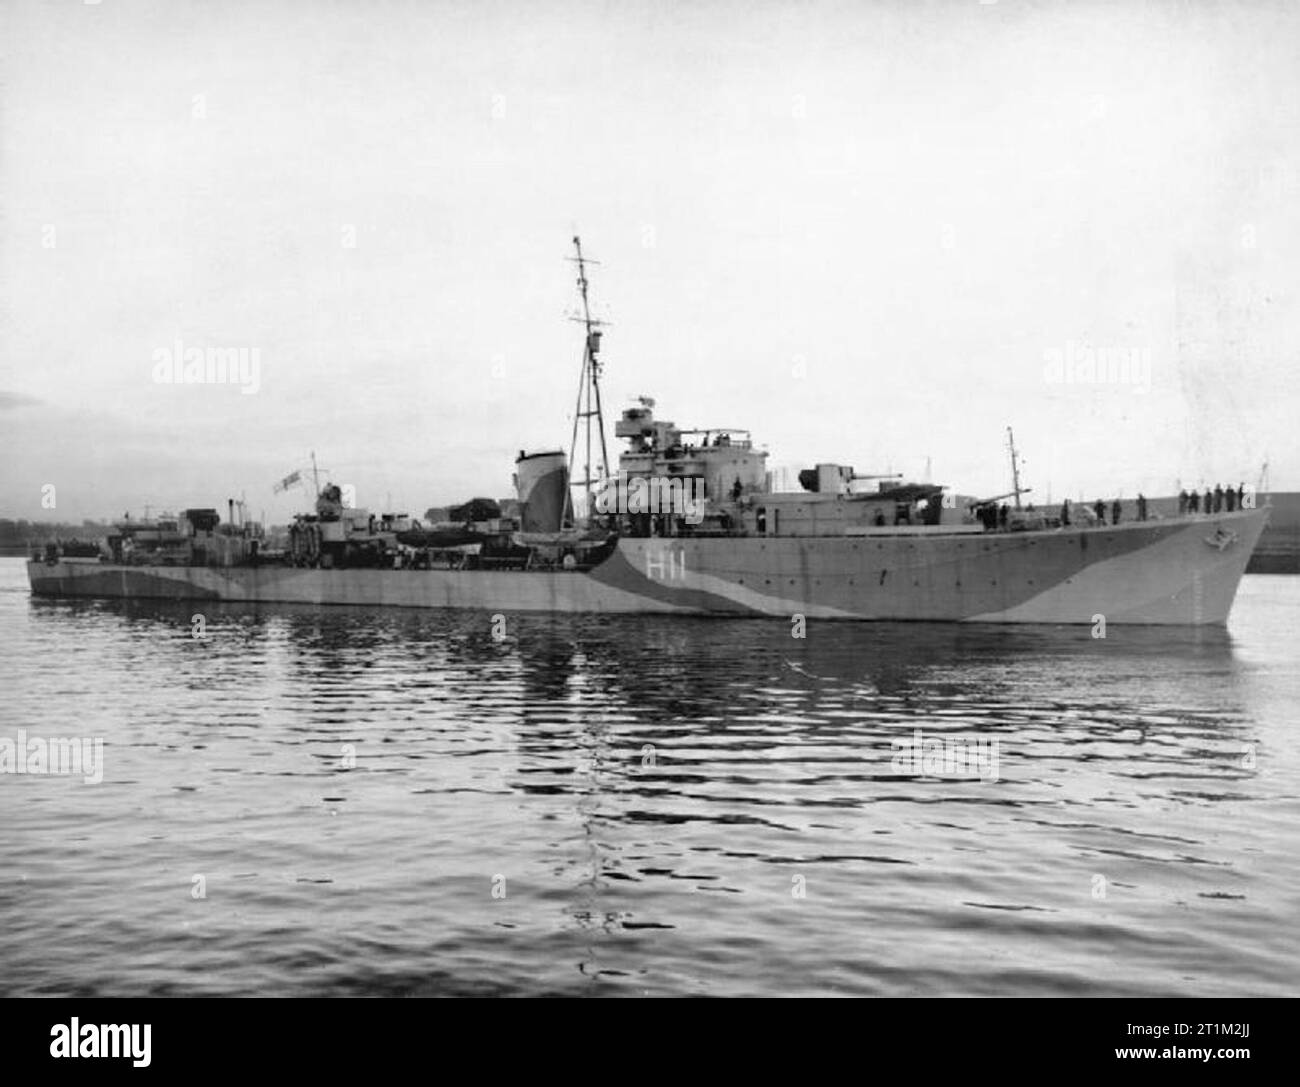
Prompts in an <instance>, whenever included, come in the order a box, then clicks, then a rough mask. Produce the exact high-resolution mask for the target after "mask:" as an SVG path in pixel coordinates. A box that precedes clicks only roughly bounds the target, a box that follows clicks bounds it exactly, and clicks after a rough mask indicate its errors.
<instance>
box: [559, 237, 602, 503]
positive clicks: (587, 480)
mask: <svg viewBox="0 0 1300 1087" xmlns="http://www.w3.org/2000/svg"><path fill="white" fill-rule="evenodd" d="M573 248H574V250H575V251H576V253H577V254H578V255H577V256H576V257H569V258H567V259H568V260H570V261H572V262H573V263H574V264H576V265H577V266H578V291H579V293H580V294H581V295H582V316H581V317H573V318H570V319H571V320H574V321H579V322H581V323H582V325H583V326H584V327H585V328H586V332H587V335H586V338H585V340H584V343H583V349H582V376H581V377H580V378H579V380H578V399H577V403H576V405H575V407H574V410H573V439H572V441H571V442H570V443H569V487H568V488H566V490H565V495H564V520H563V523H565V524H570V525H571V524H573V522H574V519H575V518H574V509H573V487H575V486H580V487H582V489H583V496H584V498H583V501H584V505H583V509H584V510H585V511H586V515H587V516H588V517H590V516H591V488H592V484H594V483H596V482H598V481H599V480H601V479H605V478H607V477H608V476H609V452H608V450H607V449H606V446H605V417H604V415H603V414H602V412H601V405H600V361H599V359H598V358H597V355H599V353H600V337H601V335H602V334H601V331H600V329H601V327H602V326H603V325H604V323H605V322H603V321H597V320H595V319H593V318H592V316H591V307H590V305H589V304H588V301H587V265H588V264H599V263H600V261H596V260H591V259H590V258H589V257H584V256H583V255H582V239H581V238H579V237H578V236H577V235H574V238H573ZM579 419H582V420H583V421H584V422H585V429H586V460H585V462H584V465H583V473H582V478H581V479H575V478H574V475H575V471H574V470H575V468H576V467H577V465H576V460H577V455H578V420H579ZM593 427H594V428H595V431H596V433H597V435H599V438H600V469H601V474H600V476H599V477H598V478H596V479H593V478H592V474H591V468H592V464H591V453H592V434H591V432H592V429H593Z"/></svg>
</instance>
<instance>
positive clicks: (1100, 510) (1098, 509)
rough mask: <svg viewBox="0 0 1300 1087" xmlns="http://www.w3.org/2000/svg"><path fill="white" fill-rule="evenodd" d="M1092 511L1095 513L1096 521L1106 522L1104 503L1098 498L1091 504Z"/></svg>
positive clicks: (1101, 523)
mask: <svg viewBox="0 0 1300 1087" xmlns="http://www.w3.org/2000/svg"><path fill="white" fill-rule="evenodd" d="M1092 512H1093V513H1095V514H1096V515H1097V523H1098V524H1099V525H1104V524H1105V523H1106V503H1105V502H1103V501H1102V500H1101V499H1100V498H1099V499H1097V501H1096V502H1094V503H1093V504H1092Z"/></svg>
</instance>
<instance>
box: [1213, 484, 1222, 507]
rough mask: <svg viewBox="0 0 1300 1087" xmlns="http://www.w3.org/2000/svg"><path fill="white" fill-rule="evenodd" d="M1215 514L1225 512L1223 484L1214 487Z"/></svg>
mask: <svg viewBox="0 0 1300 1087" xmlns="http://www.w3.org/2000/svg"><path fill="white" fill-rule="evenodd" d="M1214 512H1215V513H1222V512H1223V484H1221V483H1216V484H1215V485H1214Z"/></svg>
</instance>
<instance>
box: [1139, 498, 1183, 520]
mask: <svg viewBox="0 0 1300 1087" xmlns="http://www.w3.org/2000/svg"><path fill="white" fill-rule="evenodd" d="M1183 505H1184V506H1185V505H1187V495H1183ZM1146 519H1147V496H1146V495H1144V494H1143V493H1142V492H1141V491H1138V520H1139V521H1145V520H1146Z"/></svg>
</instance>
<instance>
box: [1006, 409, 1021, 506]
mask: <svg viewBox="0 0 1300 1087" xmlns="http://www.w3.org/2000/svg"><path fill="white" fill-rule="evenodd" d="M1007 448H1008V449H1009V450H1010V451H1011V488H1012V490H1014V491H1015V495H1016V509H1019V508H1020V458H1019V457H1018V456H1016V436H1015V435H1014V434H1013V433H1012V432H1011V428H1010V427H1007Z"/></svg>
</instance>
